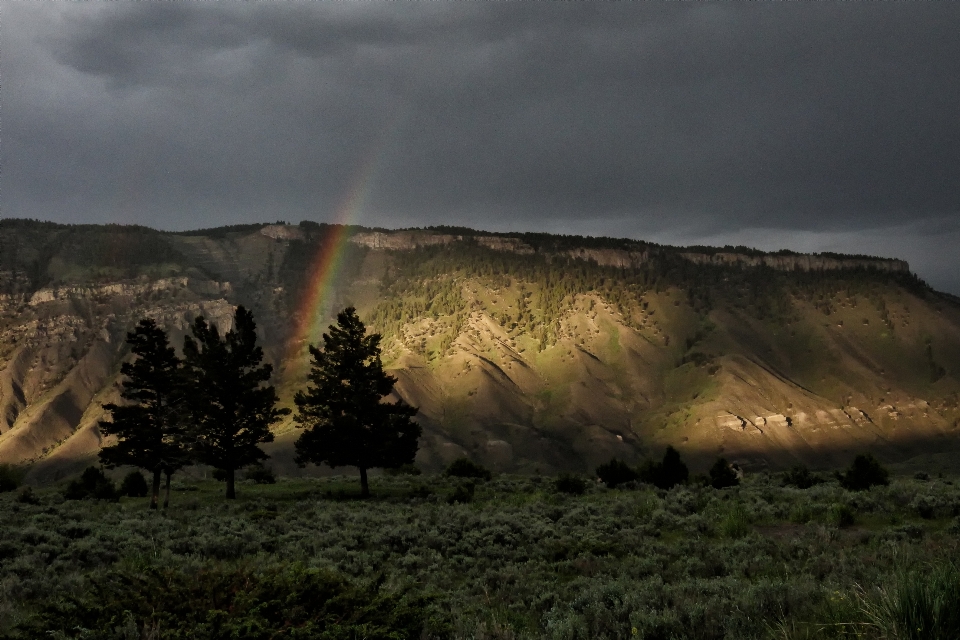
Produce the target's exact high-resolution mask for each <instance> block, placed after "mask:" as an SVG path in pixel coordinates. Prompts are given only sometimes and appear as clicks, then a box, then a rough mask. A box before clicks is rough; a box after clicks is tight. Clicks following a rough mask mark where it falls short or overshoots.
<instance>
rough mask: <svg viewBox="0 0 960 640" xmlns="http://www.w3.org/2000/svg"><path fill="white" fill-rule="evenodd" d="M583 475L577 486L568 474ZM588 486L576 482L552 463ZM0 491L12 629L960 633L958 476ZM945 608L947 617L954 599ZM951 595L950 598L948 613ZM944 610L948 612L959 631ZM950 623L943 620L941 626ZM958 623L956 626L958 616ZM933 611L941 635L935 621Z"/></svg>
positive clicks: (232, 634)
mask: <svg viewBox="0 0 960 640" xmlns="http://www.w3.org/2000/svg"><path fill="white" fill-rule="evenodd" d="M571 485H572V486H571ZM559 486H560V488H562V489H566V490H567V491H576V490H577V489H578V487H577V483H575V482H574V483H570V482H567V483H560V485H559ZM173 488H174V491H173V494H172V497H171V504H170V507H169V508H168V509H166V510H165V511H159V512H151V511H149V510H148V509H147V500H148V498H127V497H123V498H121V499H120V500H119V502H112V501H107V500H93V499H89V498H88V499H84V500H66V499H65V498H64V487H50V488H44V489H34V490H31V491H27V492H26V493H24V490H20V491H10V492H6V493H2V494H0V637H2V638H36V637H49V638H57V639H67V638H72V639H73V638H75V639H80V638H98V639H99V638H104V639H107V638H111V639H112V638H117V639H124V640H126V639H145V638H264V639H266V638H281V637H282V638H407V637H415V638H477V639H481V638H482V639H492V638H505V639H506V638H551V639H554V638H555V639H573V638H627V637H633V638H648V639H668V638H696V639H720V638H738V639H739V638H745V639H749V638H808V637H809V638H813V637H817V638H831V637H835V638H846V637H849V638H921V637H923V638H940V637H944V638H946V637H954V638H955V637H957V635H956V633H955V632H956V630H957V629H958V628H960V627H958V626H952V627H951V626H950V625H957V624H960V623H958V620H957V616H958V614H957V613H953V614H951V613H950V611H951V610H952V611H954V612H956V611H958V610H960V607H956V603H958V602H960V574H958V572H957V567H956V565H954V564H951V561H952V559H956V558H960V553H958V552H960V485H958V484H956V483H955V482H954V481H953V480H952V479H951V478H942V477H936V478H927V477H925V476H924V475H923V474H918V476H916V477H894V478H892V480H891V482H890V484H889V485H888V486H878V487H873V488H871V489H869V490H866V491H860V492H851V491H848V490H846V489H844V488H842V487H841V486H840V485H839V484H838V483H837V482H836V481H835V480H832V479H830V480H827V481H826V482H824V483H822V484H818V485H815V486H812V487H810V488H807V489H799V488H796V487H792V486H783V484H782V479H781V476H780V475H779V474H757V475H748V476H747V477H746V478H745V479H744V481H743V483H742V484H741V485H740V486H738V487H731V488H726V489H720V490H717V489H713V488H711V487H709V486H699V485H696V484H688V485H685V486H679V487H675V488H673V489H670V490H668V491H664V490H658V489H655V488H653V487H651V486H649V485H643V484H638V483H635V482H632V483H628V484H627V485H625V486H621V487H619V488H617V489H608V488H606V487H605V486H604V485H602V484H600V483H597V482H594V481H592V480H591V481H589V482H587V483H586V487H585V490H584V491H583V493H581V494H577V493H565V492H564V491H561V490H559V489H558V483H557V479H556V478H553V477H548V476H526V477H524V476H506V475H501V476H495V477H494V478H493V479H491V480H489V481H481V480H478V481H465V480H463V479H457V478H450V477H446V476H439V475H424V476H403V475H399V476H375V477H372V478H371V491H372V493H373V496H372V497H371V498H369V499H365V500H361V499H359V498H358V494H359V486H358V483H357V481H356V479H353V478H346V477H333V478H324V479H284V478H281V479H279V480H278V482H277V483H276V484H263V485H259V484H253V483H252V482H251V481H245V482H241V483H240V484H239V485H238V499H237V500H234V501H225V500H224V499H223V497H222V496H223V485H222V483H219V482H215V481H212V480H199V479H193V478H190V477H189V476H186V475H185V474H178V476H175V479H174V484H173ZM951 615H952V616H953V618H950V616H951ZM938 616H939V617H938ZM950 629H952V630H953V635H949V633H950V631H949V630H950ZM938 630H940V631H938ZM944 630H946V631H944ZM938 634H940V635H938Z"/></svg>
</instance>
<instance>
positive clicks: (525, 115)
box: [0, 0, 960, 294]
mask: <svg viewBox="0 0 960 640" xmlns="http://www.w3.org/2000/svg"><path fill="white" fill-rule="evenodd" d="M958 27H960V3H947V2H943V3H884V4H876V3H843V4H819V3H818V4H813V3H760V4H757V3H722V4H720V3H716V4H699V3H697V4H673V3H671V4H654V3H618V4H613V3H604V4H601V3H558V4H551V3H543V2H529V3H528V2H514V3H485V2H470V3H462V2H460V3H452V2H451V3H443V2H421V3H415V4H414V3H409V4H408V3H402V2H394V3H378V2H357V3H350V2H336V3H332V2H331V3H326V2H324V3H320V2H318V3H279V2H263V3H257V2H250V3H232V2H203V3H199V2H198V3H192V4H191V3H187V2H176V3H174V2H101V3H79V2H78V3H74V2H11V1H9V0H0V215H2V216H3V217H29V218H41V219H47V220H56V221H61V222H121V223H137V224H144V225H149V226H152V227H156V228H161V229H186V228H197V227H209V226H217V225H221V224H235V223H241V222H256V221H274V220H280V219H282V220H288V221H291V222H298V221H300V220H304V219H308V220H316V221H343V222H353V223H357V224H364V225H376V226H386V227H400V226H426V225H437V224H452V225H466V226H471V227H474V228H483V229H490V230H508V231H509V230H519V231H555V232H563V233H577V234H588V235H609V236H619V237H634V238H641V239H647V240H653V241H657V242H665V243H671V244H692V243H699V244H728V243H729V244H748V245H751V246H757V247H759V248H762V249H779V248H790V249H794V250H800V251H826V250H831V251H845V252H856V253H869V254H877V255H885V256H891V257H894V256H895V257H901V258H904V259H907V260H909V261H910V263H911V265H912V266H913V268H914V270H915V271H917V272H918V273H919V274H920V275H921V276H922V277H924V278H925V279H927V280H928V281H930V282H931V283H932V284H934V285H935V286H937V287H939V288H943V289H946V290H949V291H952V292H954V293H958V294H960V249H958V247H960V117H958V114H960V36H958V32H960V30H958ZM344 203H348V204H347V205H345V204H344ZM342 210H346V211H347V212H348V213H347V215H344V214H342V213H340V211H342Z"/></svg>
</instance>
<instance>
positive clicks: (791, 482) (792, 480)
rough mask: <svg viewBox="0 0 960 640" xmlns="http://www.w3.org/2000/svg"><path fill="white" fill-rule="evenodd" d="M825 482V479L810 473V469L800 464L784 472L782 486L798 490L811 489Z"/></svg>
mask: <svg viewBox="0 0 960 640" xmlns="http://www.w3.org/2000/svg"><path fill="white" fill-rule="evenodd" d="M822 482H823V478H821V477H820V476H818V475H816V474H813V473H810V469H807V468H806V467H805V466H804V465H802V464H798V465H797V466H795V467H794V468H792V469H790V470H789V471H784V472H783V478H782V482H781V484H783V486H785V487H788V486H794V487H796V488H797V489H809V488H810V487H812V486H813V485H815V484H820V483H822Z"/></svg>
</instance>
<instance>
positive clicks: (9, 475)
mask: <svg viewBox="0 0 960 640" xmlns="http://www.w3.org/2000/svg"><path fill="white" fill-rule="evenodd" d="M19 486H20V478H19V477H18V476H17V473H16V472H15V471H14V470H13V467H12V466H10V465H9V464H0V493H5V492H7V491H14V490H16V488H17V487H19Z"/></svg>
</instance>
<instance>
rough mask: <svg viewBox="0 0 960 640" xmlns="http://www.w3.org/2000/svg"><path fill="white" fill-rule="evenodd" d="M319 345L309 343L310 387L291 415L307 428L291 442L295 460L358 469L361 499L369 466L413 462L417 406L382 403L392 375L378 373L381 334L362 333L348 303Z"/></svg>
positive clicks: (380, 369) (366, 488)
mask: <svg viewBox="0 0 960 640" xmlns="http://www.w3.org/2000/svg"><path fill="white" fill-rule="evenodd" d="M323 343H324V344H323V349H322V350H321V349H318V348H317V347H315V346H313V345H310V355H311V358H312V365H311V370H310V375H309V380H310V385H309V386H308V387H307V389H306V391H300V392H298V393H297V395H296V398H295V399H294V401H295V402H296V404H297V409H298V413H297V415H296V417H295V418H294V419H295V420H296V421H297V422H298V423H299V424H301V425H303V426H304V427H305V428H306V431H304V432H303V434H301V436H300V438H299V439H297V442H296V450H297V463H298V464H300V465H301V466H303V465H305V464H307V463H311V462H312V463H314V464H321V463H326V464H328V465H329V466H331V467H339V466H351V467H357V468H358V469H359V470H360V486H361V494H362V495H363V496H364V497H366V496H368V495H370V489H369V486H368V484H367V470H368V469H373V468H388V469H390V468H396V467H399V466H401V465H404V464H409V463H412V462H413V459H414V457H415V456H416V454H417V441H418V439H419V438H420V432H421V430H420V425H418V424H417V423H416V422H414V421H413V420H412V418H413V416H414V415H416V413H417V409H416V408H415V407H411V406H410V405H408V404H406V403H405V402H404V401H403V400H398V401H397V402H393V403H387V402H382V401H381V400H382V399H383V398H384V397H385V396H387V395H389V394H390V393H391V392H392V391H393V385H394V384H395V383H396V382H397V379H396V378H394V377H393V376H390V375H388V374H386V373H385V372H384V371H383V363H382V362H381V360H380V335H379V334H376V333H371V334H370V335H367V331H366V327H364V325H363V323H362V322H361V321H360V318H359V317H357V314H356V311H355V310H354V309H353V307H348V308H347V309H344V310H343V311H341V312H340V313H339V314H338V315H337V324H336V325H330V332H329V333H325V334H324V335H323Z"/></svg>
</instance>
